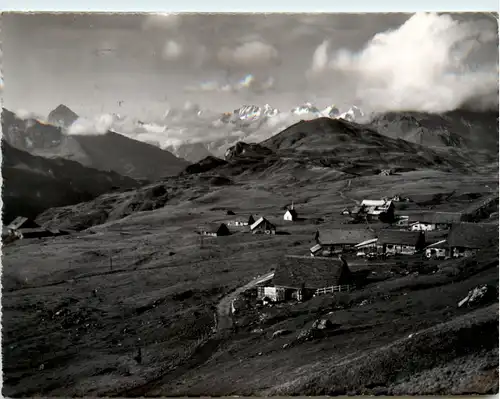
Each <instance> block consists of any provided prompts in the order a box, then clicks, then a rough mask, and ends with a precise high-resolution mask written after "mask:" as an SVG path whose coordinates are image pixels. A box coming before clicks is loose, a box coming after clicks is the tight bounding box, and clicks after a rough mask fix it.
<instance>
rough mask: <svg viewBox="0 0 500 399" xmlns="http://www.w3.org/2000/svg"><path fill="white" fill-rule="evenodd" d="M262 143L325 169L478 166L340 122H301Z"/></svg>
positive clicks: (449, 152) (458, 155) (464, 156)
mask: <svg viewBox="0 0 500 399" xmlns="http://www.w3.org/2000/svg"><path fill="white" fill-rule="evenodd" d="M261 144H262V145H264V146H266V147H268V148H270V149H272V150H274V151H276V152H277V153H278V154H281V155H282V156H290V157H300V158H304V157H306V158H307V159H310V160H311V161H313V162H316V163H317V162H319V163H321V164H322V165H324V166H330V165H351V166H353V167H354V169H353V170H355V169H356V166H360V167H361V168H366V167H369V168H378V169H381V168H388V169H391V168H411V169H420V168H428V167H434V168H438V169H450V168H454V169H457V170H463V169H464V168H466V167H473V166H474V165H475V162H474V160H473V159H472V158H471V157H470V156H469V154H468V153H463V152H458V151H456V150H455V149H445V150H438V149H430V148H427V147H425V146H422V145H418V144H415V143H410V142H408V141H406V140H403V139H400V138H397V139H393V138H390V137H387V136H385V135H382V134H379V133H378V132H377V131H375V130H374V129H373V128H370V127H368V126H366V125H360V124H357V123H354V122H349V121H346V120H341V119H330V118H318V119H314V120H310V121H301V122H299V123H296V124H295V125H292V126H290V127H289V128H287V129H285V130H284V131H282V132H281V133H279V134H277V135H275V136H273V137H271V138H270V139H268V140H265V141H264V142H262V143H261Z"/></svg>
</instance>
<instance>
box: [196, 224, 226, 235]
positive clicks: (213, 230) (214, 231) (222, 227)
mask: <svg viewBox="0 0 500 399" xmlns="http://www.w3.org/2000/svg"><path fill="white" fill-rule="evenodd" d="M201 234H202V235H204V236H211V237H219V236H228V235H230V234H231V232H230V231H229V228H228V227H227V225H226V224H225V223H211V224H209V225H207V226H205V227H204V228H203V229H202V230H201Z"/></svg>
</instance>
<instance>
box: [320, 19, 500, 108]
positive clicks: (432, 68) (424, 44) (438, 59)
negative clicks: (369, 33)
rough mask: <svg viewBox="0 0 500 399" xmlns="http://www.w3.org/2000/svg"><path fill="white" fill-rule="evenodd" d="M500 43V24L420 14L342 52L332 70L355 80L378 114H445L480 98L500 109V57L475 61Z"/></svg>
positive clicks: (367, 104) (364, 100)
mask: <svg viewBox="0 0 500 399" xmlns="http://www.w3.org/2000/svg"><path fill="white" fill-rule="evenodd" d="M497 40H498V27H497V25H496V22H493V23H492V21H489V20H476V21H463V22H460V21H457V20H454V19H453V18H452V17H451V16H449V15H438V14H436V13H417V14H415V15H413V16H412V17H411V18H410V19H408V20H407V21H406V22H405V23H404V24H403V25H401V26H400V27H399V28H397V29H394V30H389V31H386V32H383V33H379V34H377V35H375V36H374V37H373V38H372V39H371V41H370V42H368V43H367V44H366V46H365V47H364V49H363V50H361V51H360V52H357V53H356V52H351V51H349V50H341V51H339V52H337V54H336V55H335V57H334V58H333V60H332V61H331V63H330V67H331V68H333V69H335V70H337V71H342V72H344V73H345V74H346V75H347V76H348V77H350V78H351V80H352V81H355V82H356V85H357V93H356V95H357V97H359V98H360V99H361V101H362V104H363V106H364V107H366V108H369V109H371V110H375V111H386V110H410V109H411V110H418V111H427V112H445V111H450V110H453V109H456V108H458V107H460V106H461V105H462V104H464V103H465V102H467V101H468V100H469V99H470V98H477V97H485V98H490V99H492V98H495V99H496V100H495V101H494V103H493V104H492V103H491V101H489V103H488V106H493V107H495V108H496V107H498V95H496V96H495V95H493V96H492V93H498V58H497V59H496V60H495V61H491V62H489V63H482V64H478V63H475V64H472V65H471V63H470V59H471V55H472V54H473V53H474V52H475V51H477V50H479V49H481V47H483V46H485V45H487V44H488V43H490V44H493V45H494V46H492V49H494V51H495V52H497V51H498V48H497V46H498V44H497V42H496V41H497ZM492 42H496V43H492ZM317 51H318V49H317ZM317 51H316V52H315V55H317V54H316V53H317ZM320 53H321V52H320ZM497 54H498V53H497ZM320 55H321V54H320ZM318 58H319V59H320V60H321V61H322V59H323V58H322V56H319V57H317V58H316V61H317V59H318ZM313 64H314V57H313ZM320 64H321V63H320ZM479 65H480V66H479Z"/></svg>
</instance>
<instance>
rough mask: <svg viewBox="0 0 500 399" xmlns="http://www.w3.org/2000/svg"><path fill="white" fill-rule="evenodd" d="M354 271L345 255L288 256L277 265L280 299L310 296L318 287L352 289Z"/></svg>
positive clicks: (278, 294) (275, 276) (276, 275)
mask: <svg viewBox="0 0 500 399" xmlns="http://www.w3.org/2000/svg"><path fill="white" fill-rule="evenodd" d="M352 283H353V277H352V273H351V271H350V270H349V266H348V264H347V262H346V261H345V260H343V259H334V258H320V257H310V256H293V255H288V256H285V257H284V258H283V259H282V260H281V261H280V262H279V263H278V266H277V268H276V271H275V273H274V277H273V285H274V288H275V292H276V298H279V299H280V300H290V299H297V300H303V299H309V298H311V297H312V296H313V295H315V294H316V293H317V291H318V290H328V289H331V290H332V292H335V291H336V290H339V291H340V290H342V288H341V287H344V289H348V288H347V287H350V286H351V285H352Z"/></svg>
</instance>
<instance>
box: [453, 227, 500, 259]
mask: <svg viewBox="0 0 500 399" xmlns="http://www.w3.org/2000/svg"><path fill="white" fill-rule="evenodd" d="M447 241H448V247H449V249H450V256H452V257H454V258H457V257H462V256H469V255H471V254H474V253H476V252H477V251H478V250H480V249H483V248H488V247H496V246H498V224H495V223H456V224H453V225H452V226H451V229H450V233H449V234H448V239H447Z"/></svg>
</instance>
